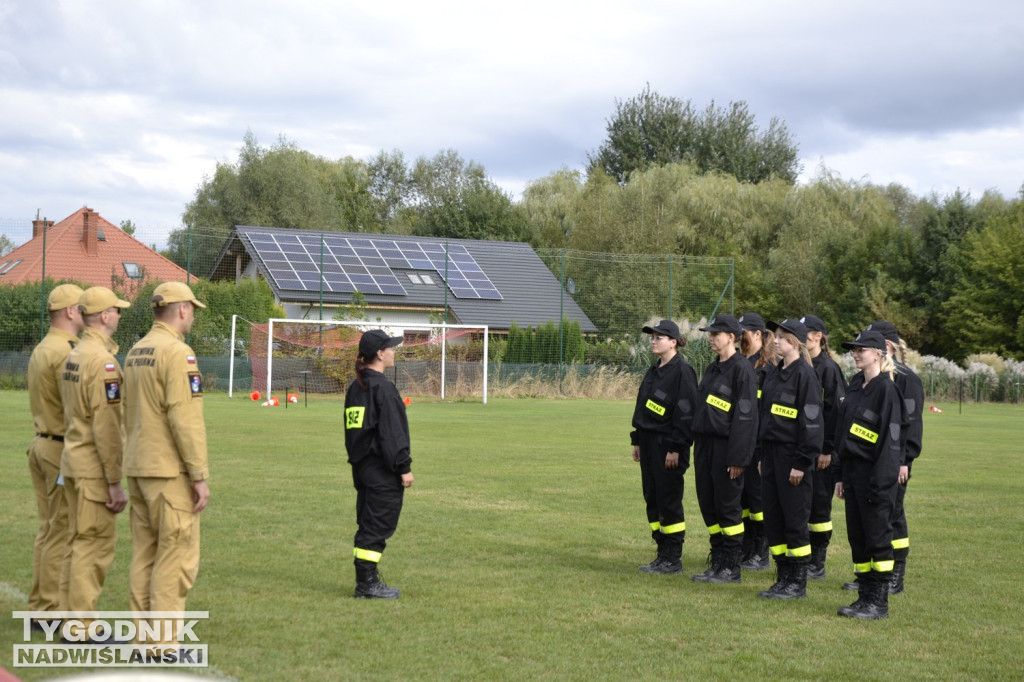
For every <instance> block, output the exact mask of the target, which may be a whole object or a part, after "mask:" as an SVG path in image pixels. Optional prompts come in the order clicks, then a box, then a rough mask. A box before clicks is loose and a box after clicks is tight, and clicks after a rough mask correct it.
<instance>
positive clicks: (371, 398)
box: [345, 369, 412, 474]
mask: <svg viewBox="0 0 1024 682" xmlns="http://www.w3.org/2000/svg"><path fill="white" fill-rule="evenodd" d="M363 381H365V382H366V389H365V390H364V389H363V388H362V387H361V386H360V385H359V382H357V381H353V382H352V383H351V384H349V387H348V391H347V392H346V393H345V450H347V451H348V461H349V463H350V464H356V463H357V462H359V461H361V460H362V459H363V458H365V457H368V456H371V455H372V456H375V457H380V458H381V459H382V460H383V461H384V463H385V465H387V467H388V468H389V469H391V470H392V471H394V472H395V473H398V474H407V473H409V471H410V470H411V469H410V466H411V465H412V457H410V455H409V420H408V418H407V417H406V414H405V405H404V404H403V403H402V396H400V395H399V394H398V389H397V388H395V385H394V384H393V383H391V382H390V381H388V379H387V377H385V376H384V375H383V374H381V373H380V372H377V371H375V370H372V369H365V370H363Z"/></svg>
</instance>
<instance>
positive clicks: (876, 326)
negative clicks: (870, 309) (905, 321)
mask: <svg viewBox="0 0 1024 682" xmlns="http://www.w3.org/2000/svg"><path fill="white" fill-rule="evenodd" d="M864 331H866V332H878V333H879V334H881V335H882V337H883V338H884V339H885V340H886V341H892V342H893V343H895V344H898V343H899V342H900V335H899V332H897V331H896V325H894V324H893V323H892V322H886V321H885V320H875V321H874V322H872V323H871V324H869V325H868V326H867V327H866V328H865V329H864Z"/></svg>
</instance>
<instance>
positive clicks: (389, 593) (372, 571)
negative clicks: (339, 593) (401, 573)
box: [352, 559, 400, 599]
mask: <svg viewBox="0 0 1024 682" xmlns="http://www.w3.org/2000/svg"><path fill="white" fill-rule="evenodd" d="M355 565H356V590H355V592H354V593H353V594H352V596H353V597H356V598H358V599H398V595H399V594H400V592H399V591H398V590H397V589H395V588H394V587H388V586H387V585H385V584H384V583H382V582H381V581H380V577H379V576H378V575H377V564H375V563H373V562H372V561H363V560H362V559H356V560H355Z"/></svg>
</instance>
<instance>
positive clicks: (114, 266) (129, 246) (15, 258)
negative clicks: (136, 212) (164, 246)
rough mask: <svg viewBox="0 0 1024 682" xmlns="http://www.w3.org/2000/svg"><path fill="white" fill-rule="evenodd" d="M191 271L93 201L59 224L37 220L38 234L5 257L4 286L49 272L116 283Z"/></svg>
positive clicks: (0, 266)
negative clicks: (114, 220) (96, 208)
mask: <svg viewBox="0 0 1024 682" xmlns="http://www.w3.org/2000/svg"><path fill="white" fill-rule="evenodd" d="M44 242H45V250H44ZM187 274H188V273H186V271H185V269H184V268H181V267H178V266H177V265H175V264H174V263H173V262H172V261H170V260H168V259H167V258H164V257H163V256H161V255H160V254H159V253H157V252H156V251H154V250H153V249H151V248H150V247H148V246H146V245H145V244H143V243H142V242H140V241H139V240H137V239H135V238H134V237H132V236H131V235H130V234H128V233H127V232H125V231H124V230H122V229H121V228H120V227H118V226H117V225H114V224H113V223H112V222H110V221H109V220H107V219H106V218H104V217H103V216H101V215H100V214H99V213H97V212H96V211H94V210H92V209H91V208H89V207H87V206H84V207H82V208H81V209H79V210H78V211H75V212H74V213H72V214H71V215H69V216H68V217H67V218H65V219H64V220H61V221H60V222H59V223H56V224H54V223H53V221H46V220H33V221H32V239H30V240H29V241H27V242H25V243H24V244H22V245H21V246H19V247H18V248H16V249H14V250H13V251H11V252H10V253H8V254H7V255H5V256H0V285H2V284H22V283H25V282H38V281H41V280H42V279H43V278H44V277H46V278H47V279H54V280H64V279H70V280H75V281H77V282H81V283H83V284H87V285H91V286H104V287H110V286H111V285H112V283H114V282H115V281H117V282H126V283H128V284H132V283H140V284H141V283H142V282H146V281H149V280H158V281H161V282H184V281H186V275H187ZM192 278H195V275H193V276H192Z"/></svg>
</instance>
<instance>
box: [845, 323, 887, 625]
mask: <svg viewBox="0 0 1024 682" xmlns="http://www.w3.org/2000/svg"><path fill="white" fill-rule="evenodd" d="M843 346H844V347H846V348H852V349H853V358H854V362H855V363H856V364H857V368H858V369H860V372H859V373H857V374H856V375H854V377H853V378H852V379H851V380H850V386H849V389H848V390H847V392H846V398H845V399H844V400H843V403H842V405H841V406H840V408H839V421H838V427H837V428H836V454H837V455H838V456H839V467H838V471H837V480H836V488H835V494H836V497H838V498H840V499H842V500H845V502H846V535H847V537H848V538H849V541H850V551H851V553H852V554H853V565H854V570H855V571H856V573H857V587H858V592H859V596H858V599H857V601H855V602H854V603H853V604H851V605H850V606H843V607H840V609H839V615H840V616H848V617H851V618H861V619H866V620H874V619H877V618H885V617H887V616H888V615H889V582H890V580H891V577H892V569H893V548H892V516H893V505H894V504H895V502H896V489H897V487H899V483H898V479H899V472H900V466H901V465H902V463H903V452H902V446H901V442H902V428H901V424H902V422H903V405H902V402H903V401H902V399H901V397H900V393H899V391H898V390H897V389H896V384H895V383H894V382H893V381H891V380H890V379H891V377H892V374H893V370H894V365H893V363H892V360H891V358H890V357H889V356H888V355H887V354H886V352H885V348H886V346H885V339H884V338H883V337H882V335H881V334H879V333H878V332H877V331H864V332H861V333H860V334H858V335H857V338H856V339H854V340H853V341H845V342H843Z"/></svg>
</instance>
